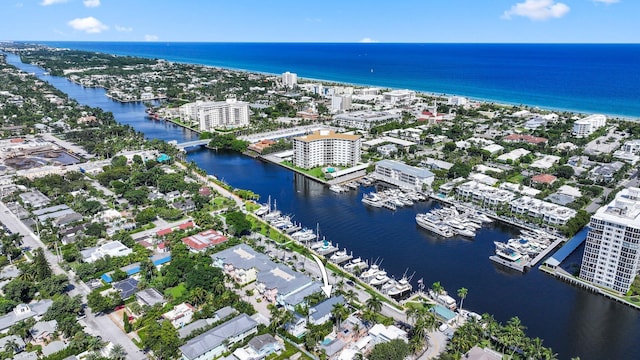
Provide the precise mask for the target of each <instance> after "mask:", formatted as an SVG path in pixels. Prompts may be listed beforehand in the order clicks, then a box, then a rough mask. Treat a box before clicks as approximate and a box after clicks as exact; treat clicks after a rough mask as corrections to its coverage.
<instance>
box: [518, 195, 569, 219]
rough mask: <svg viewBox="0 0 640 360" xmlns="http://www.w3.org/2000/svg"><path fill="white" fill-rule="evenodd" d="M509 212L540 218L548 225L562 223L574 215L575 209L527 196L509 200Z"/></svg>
mask: <svg viewBox="0 0 640 360" xmlns="http://www.w3.org/2000/svg"><path fill="white" fill-rule="evenodd" d="M511 212H512V213H514V214H519V215H526V216H530V217H532V218H536V219H542V221H543V222H544V223H546V224H550V225H564V224H566V223H567V221H569V220H570V219H571V218H573V217H574V216H576V211H575V210H573V209H570V208H568V207H565V206H561V205H556V204H554V203H550V202H547V201H543V200H540V199H536V198H532V197H529V196H523V197H521V198H519V199H517V200H514V201H511Z"/></svg>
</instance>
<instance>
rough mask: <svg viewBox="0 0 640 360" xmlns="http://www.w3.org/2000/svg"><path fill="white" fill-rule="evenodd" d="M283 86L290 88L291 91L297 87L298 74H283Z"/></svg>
mask: <svg viewBox="0 0 640 360" xmlns="http://www.w3.org/2000/svg"><path fill="white" fill-rule="evenodd" d="M282 85H284V86H285V87H287V88H289V89H293V88H294V87H296V85H298V74H296V73H291V72H288V71H287V72H285V73H283V74H282Z"/></svg>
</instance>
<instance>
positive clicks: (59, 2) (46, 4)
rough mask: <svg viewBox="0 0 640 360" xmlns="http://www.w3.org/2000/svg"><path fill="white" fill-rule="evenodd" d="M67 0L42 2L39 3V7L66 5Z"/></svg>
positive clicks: (45, 0) (46, 0)
mask: <svg viewBox="0 0 640 360" xmlns="http://www.w3.org/2000/svg"><path fill="white" fill-rule="evenodd" d="M67 1H68V0H42V2H41V3H40V5H42V6H49V5H53V4H62V3H66V2H67Z"/></svg>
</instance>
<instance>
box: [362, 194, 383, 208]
mask: <svg viewBox="0 0 640 360" xmlns="http://www.w3.org/2000/svg"><path fill="white" fill-rule="evenodd" d="M362 202H363V203H365V204H366V205H369V206H373V207H378V208H379V207H382V205H383V204H384V200H383V199H382V198H381V197H380V196H378V195H377V194H375V193H371V194H364V195H363V196H362Z"/></svg>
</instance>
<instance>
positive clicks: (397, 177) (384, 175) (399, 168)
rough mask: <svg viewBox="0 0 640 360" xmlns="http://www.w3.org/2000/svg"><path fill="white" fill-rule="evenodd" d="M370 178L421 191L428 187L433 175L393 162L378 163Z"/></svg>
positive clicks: (421, 169) (382, 161) (383, 161)
mask: <svg viewBox="0 0 640 360" xmlns="http://www.w3.org/2000/svg"><path fill="white" fill-rule="evenodd" d="M371 176H372V177H374V178H375V179H376V180H380V181H384V182H387V183H390V184H393V185H396V186H398V187H400V188H404V189H410V190H416V191H422V190H423V189H424V187H430V186H431V184H432V183H433V180H434V178H435V175H434V174H433V173H432V172H431V171H429V170H427V169H423V168H418V167H415V166H410V165H407V164H405V163H403V162H399V161H394V160H381V161H378V162H377V163H376V165H375V171H374V172H373V173H372V175H371Z"/></svg>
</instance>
